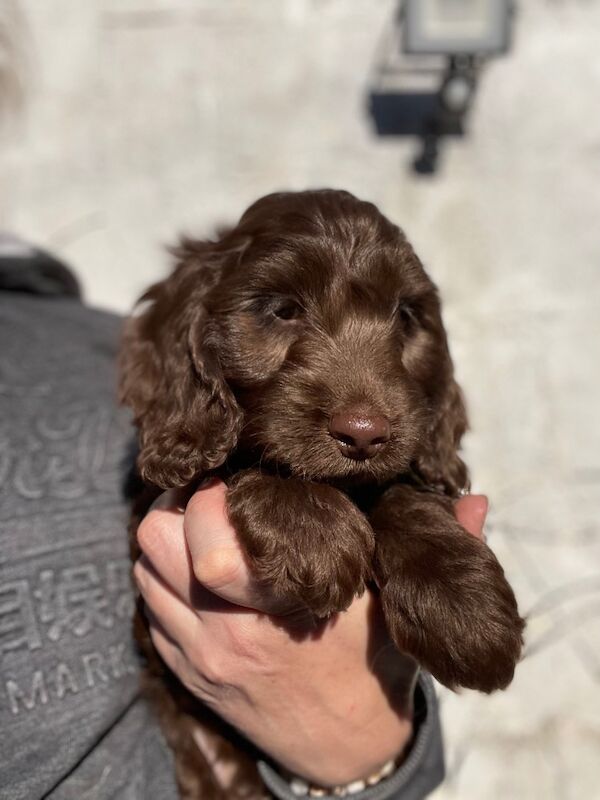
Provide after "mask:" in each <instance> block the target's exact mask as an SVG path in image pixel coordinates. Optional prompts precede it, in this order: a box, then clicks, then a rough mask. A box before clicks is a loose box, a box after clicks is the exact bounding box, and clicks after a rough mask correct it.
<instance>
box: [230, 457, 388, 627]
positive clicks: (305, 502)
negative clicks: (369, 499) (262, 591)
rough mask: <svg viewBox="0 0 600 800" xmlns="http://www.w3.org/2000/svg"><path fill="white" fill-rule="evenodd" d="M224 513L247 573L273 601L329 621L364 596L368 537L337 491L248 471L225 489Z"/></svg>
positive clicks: (364, 522) (354, 510)
mask: <svg viewBox="0 0 600 800" xmlns="http://www.w3.org/2000/svg"><path fill="white" fill-rule="evenodd" d="M227 508H228V514H229V518H230V520H231V522H232V524H233V526H234V527H235V529H236V531H237V532H238V535H239V536H240V538H241V540H242V543H243V545H244V549H245V552H246V555H247V558H248V561H249V563H250V567H251V570H252V572H253V574H254V575H255V577H256V578H257V579H258V580H259V581H260V582H261V583H264V584H265V585H266V586H268V587H269V590H270V591H271V592H272V593H273V594H274V596H275V598H276V599H277V600H278V601H281V602H282V603H284V604H285V605H289V606H290V607H293V606H300V607H304V608H308V609H309V610H310V611H312V612H313V613H314V614H315V615H316V616H318V617H327V616H329V615H330V614H333V613H335V612H337V611H342V610H344V609H346V608H348V606H349V605H350V603H351V602H352V600H353V598H354V597H355V595H357V594H361V593H362V592H363V591H364V588H365V584H366V581H367V580H368V579H369V578H370V574H371V559H372V555H373V548H374V537H373V531H372V529H371V526H370V525H369V522H368V521H367V519H366V518H365V517H364V515H363V514H361V512H360V511H359V510H358V509H357V508H356V506H355V505H354V504H353V503H352V501H351V500H350V499H349V498H348V497H346V495H344V494H342V493H341V492H339V491H337V489H334V488H333V487H331V486H325V485H322V484H315V483H309V482H308V481H300V480H295V479H287V480H286V479H282V478H279V477H276V476H270V475H264V474H262V473H260V472H258V471H256V470H248V471H246V472H242V473H239V474H238V475H236V476H235V478H234V479H233V481H232V483H231V484H230V487H229V491H228V496H227Z"/></svg>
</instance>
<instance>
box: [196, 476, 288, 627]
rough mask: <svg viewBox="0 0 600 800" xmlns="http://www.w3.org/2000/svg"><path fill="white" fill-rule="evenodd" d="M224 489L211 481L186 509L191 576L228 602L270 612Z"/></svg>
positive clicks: (220, 484)
mask: <svg viewBox="0 0 600 800" xmlns="http://www.w3.org/2000/svg"><path fill="white" fill-rule="evenodd" d="M226 492H227V487H226V486H225V484H224V483H222V482H221V481H214V482H212V483H210V484H208V485H206V486H204V487H202V488H201V489H199V490H198V491H197V492H196V493H195V494H194V496H193V497H192V498H191V500H190V502H189V503H188V506H187V508H186V512H185V518H184V530H185V538H186V541H187V546H188V548H189V552H190V556H191V561H192V569H193V572H194V575H195V577H196V579H197V580H198V581H200V583H201V584H202V585H203V586H204V587H205V588H206V589H208V590H210V591H211V592H213V593H214V594H216V595H218V596H219V597H222V598H223V599H224V600H227V601H228V602H230V603H235V604H236V605H238V606H246V607H247V608H253V609H256V610H258V611H267V612H269V611H271V612H272V611H273V610H274V609H273V603H272V600H271V598H270V597H269V596H268V593H267V592H266V591H265V590H264V589H262V588H261V587H259V585H258V584H257V582H256V581H255V580H254V578H253V577H252V575H251V574H250V570H249V569H248V565H247V564H246V561H245V559H244V553H243V550H242V547H241V545H240V542H239V540H238V537H237V534H236V532H235V530H234V529H233V527H232V526H231V523H230V522H229V519H228V517H227V509H226V502H225V495H226Z"/></svg>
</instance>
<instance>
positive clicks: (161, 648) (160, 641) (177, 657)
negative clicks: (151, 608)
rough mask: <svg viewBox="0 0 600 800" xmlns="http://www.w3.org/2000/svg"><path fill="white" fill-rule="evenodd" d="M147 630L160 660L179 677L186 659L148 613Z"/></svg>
mask: <svg viewBox="0 0 600 800" xmlns="http://www.w3.org/2000/svg"><path fill="white" fill-rule="evenodd" d="M148 630H149V632H150V638H151V639H152V643H153V644H154V646H155V647H156V649H157V651H158V654H159V655H160V657H161V658H162V660H163V661H164V662H165V664H166V665H167V667H169V669H171V670H172V671H173V672H174V673H175V674H176V675H179V674H180V672H181V671H182V669H183V667H184V666H185V665H186V662H187V658H186V656H185V655H184V653H183V651H182V650H181V648H180V647H179V645H178V644H177V643H176V642H175V641H174V639H173V638H172V637H171V636H169V634H168V633H167V632H166V631H165V629H164V628H163V626H162V625H161V624H160V622H159V621H158V619H157V618H156V617H155V616H154V614H152V612H148Z"/></svg>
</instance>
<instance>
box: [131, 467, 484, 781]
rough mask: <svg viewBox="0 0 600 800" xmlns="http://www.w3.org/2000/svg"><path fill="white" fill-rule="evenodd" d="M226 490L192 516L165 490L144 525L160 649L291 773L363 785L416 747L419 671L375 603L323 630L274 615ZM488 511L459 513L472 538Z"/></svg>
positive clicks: (475, 502) (210, 493) (295, 616)
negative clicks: (230, 514) (230, 515)
mask: <svg viewBox="0 0 600 800" xmlns="http://www.w3.org/2000/svg"><path fill="white" fill-rule="evenodd" d="M225 491H226V490H225V486H224V484H222V483H219V482H217V483H213V484H211V485H209V486H207V487H205V488H202V489H200V490H199V491H197V492H196V493H195V494H194V495H193V497H192V498H191V500H190V501H189V503H188V504H187V507H186V509H185V512H184V511H183V510H182V509H181V508H178V506H177V497H176V496H175V495H174V494H173V493H170V492H167V493H166V494H165V495H163V497H162V498H161V502H160V507H155V508H154V509H153V510H152V511H151V512H150V513H149V514H148V515H147V517H146V518H145V520H144V521H143V522H142V524H141V526H140V529H139V532H138V539H139V543H140V547H141V549H142V552H143V556H142V557H141V558H140V560H139V561H138V562H137V564H136V566H135V568H134V572H135V576H136V580H137V582H138V585H139V587H140V591H141V593H142V595H143V597H144V600H145V601H146V606H147V611H148V617H149V621H150V634H151V636H152V640H153V642H154V645H155V646H156V648H157V650H158V652H159V653H160V655H161V656H162V658H163V659H164V661H165V662H166V664H167V665H168V666H169V667H170V668H171V669H172V670H173V672H174V673H175V674H176V675H177V676H178V677H179V679H180V680H181V681H182V683H183V684H184V685H185V686H186V688H187V689H189V690H190V691H191V692H192V693H193V694H194V695H196V696H197V697H198V698H199V699H200V700H202V701H203V702H204V703H206V704H207V705H208V706H210V707H211V708H212V709H213V710H215V711H216V712H217V713H218V714H219V715H220V716H222V717H223V718H224V719H226V720H227V721H228V722H230V723H231V724H232V725H234V726H235V727H236V728H238V729H239V730H240V731H242V733H244V734H245V735H246V736H247V737H248V738H249V739H250V740H251V741H252V742H254V743H255V744H256V745H257V746H258V747H260V748H261V749H262V750H264V751H265V752H266V753H268V754H269V755H270V756H271V757H272V758H274V759H275V760H276V761H277V762H279V763H280V764H281V765H283V766H284V767H286V768H287V769H289V770H290V771H291V772H293V773H295V774H299V775H303V776H304V777H305V778H307V779H308V780H309V781H311V782H313V783H316V784H320V785H336V784H340V783H348V782H350V781H352V780H356V779H361V778H364V777H365V776H366V775H369V774H370V773H372V772H374V771H376V770H377V769H378V768H379V767H381V765H382V764H384V763H385V762H386V761H388V760H389V759H391V758H395V757H397V755H398V754H399V753H400V752H401V751H402V750H403V748H404V747H405V745H406V744H407V742H408V741H409V739H410V735H411V732H412V721H411V716H412V694H413V689H414V682H415V679H416V674H417V666H416V664H415V662H414V661H413V660H412V659H411V658H410V657H408V656H404V655H402V654H400V653H398V652H397V650H396V649H395V648H394V647H393V645H392V644H391V642H390V640H389V637H388V635H387V631H386V629H385V624H384V621H383V616H382V614H381V611H380V608H379V604H378V602H377V600H376V598H375V597H373V596H372V595H370V594H369V593H366V594H365V595H363V596H362V597H360V598H357V599H355V601H354V602H353V603H352V605H351V606H350V608H349V609H348V610H347V611H346V612H344V613H343V614H339V615H336V616H335V617H333V618H332V619H331V620H329V621H327V622H324V623H321V624H319V625H318V626H314V624H313V625H312V626H311V624H310V621H309V620H308V619H307V618H305V617H304V616H303V615H302V614H301V613H294V611H297V610H294V609H282V608H277V607H276V606H275V605H274V603H273V601H272V599H271V598H270V597H269V596H268V593H267V592H266V591H265V590H264V589H263V588H261V587H259V586H258V585H257V584H256V583H255V582H254V581H253V579H252V576H251V574H250V573H249V571H248V569H247V567H246V563H245V560H244V557H243V553H242V551H241V549H240V547H239V544H238V542H237V538H236V535H235V531H234V530H233V529H232V528H231V526H230V525H229V523H228V520H227V515H226V511H225ZM486 510H487V501H486V500H485V498H482V497H477V496H469V497H465V498H462V499H461V500H459V501H458V502H457V504H456V513H457V517H458V519H459V522H461V524H462V525H463V526H464V527H466V528H467V529H468V530H469V531H470V532H471V533H473V534H474V535H481V531H482V528H483V522H484V519H485V514H486Z"/></svg>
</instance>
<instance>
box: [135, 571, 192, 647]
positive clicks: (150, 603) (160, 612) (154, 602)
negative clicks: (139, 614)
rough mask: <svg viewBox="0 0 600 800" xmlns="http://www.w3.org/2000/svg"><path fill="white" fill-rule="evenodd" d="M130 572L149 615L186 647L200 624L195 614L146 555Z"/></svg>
mask: <svg viewBox="0 0 600 800" xmlns="http://www.w3.org/2000/svg"><path fill="white" fill-rule="evenodd" d="M133 575H134V578H135V581H136V583H137V586H138V588H139V590H140V593H141V595H142V597H143V599H144V603H145V604H146V606H147V609H148V610H149V612H150V614H151V615H152V616H153V617H154V618H155V619H156V620H158V622H159V623H160V624H161V625H162V627H163V629H164V630H165V631H166V632H167V633H168V634H169V636H171V637H172V638H173V639H174V640H175V641H176V642H178V643H179V644H180V645H181V647H182V649H184V650H187V648H188V646H189V645H190V644H193V641H194V638H195V636H196V633H197V630H198V627H199V626H200V624H201V622H200V619H199V617H198V615H197V614H196V613H195V612H194V611H193V610H192V609H191V608H190V607H189V606H188V605H187V604H186V603H185V602H183V601H182V600H181V598H180V597H178V596H177V595H176V594H175V593H174V592H173V591H172V589H171V588H170V587H169V586H168V585H167V584H166V583H165V582H164V581H163V580H162V578H161V577H160V575H159V574H158V573H157V572H156V570H155V569H154V568H153V566H152V564H151V563H150V561H149V560H148V559H147V558H146V556H141V558H139V559H138V560H137V561H136V563H135V564H134V567H133Z"/></svg>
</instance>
